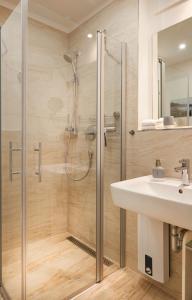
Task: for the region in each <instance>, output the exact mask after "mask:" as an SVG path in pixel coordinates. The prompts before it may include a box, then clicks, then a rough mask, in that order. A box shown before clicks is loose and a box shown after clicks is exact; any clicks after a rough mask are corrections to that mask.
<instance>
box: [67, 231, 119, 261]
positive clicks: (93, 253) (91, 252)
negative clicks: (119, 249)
mask: <svg viewBox="0 0 192 300" xmlns="http://www.w3.org/2000/svg"><path fill="white" fill-rule="evenodd" d="M67 240H68V241H70V242H71V243H73V244H74V245H76V246H77V247H79V248H80V249H82V250H83V251H85V252H86V253H88V254H89V255H91V256H92V257H95V258H96V251H95V250H93V249H91V248H90V247H89V246H87V245H85V244H84V243H82V242H81V241H79V240H78V239H76V238H75V237H73V236H68V237H67ZM103 263H104V265H106V266H108V267H110V266H112V265H113V262H112V261H111V260H109V259H108V258H106V257H104V258H103Z"/></svg>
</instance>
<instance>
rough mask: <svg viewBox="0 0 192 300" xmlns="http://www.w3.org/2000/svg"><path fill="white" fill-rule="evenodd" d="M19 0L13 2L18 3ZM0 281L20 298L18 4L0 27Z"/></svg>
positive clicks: (8, 290)
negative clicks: (0, 185)
mask: <svg viewBox="0 0 192 300" xmlns="http://www.w3.org/2000/svg"><path fill="white" fill-rule="evenodd" d="M18 2H19V1H17V3H18ZM1 60H2V65H1V88H2V91H1V95H2V98H1V142H2V152H1V162H2V167H1V184H2V194H1V210H2V211H1V212H2V215H1V220H2V282H3V286H4V288H5V289H6V292H7V294H8V295H9V297H10V298H11V299H13V300H15V299H18V300H20V299H21V266H22V263H21V217H22V215H21V134H22V126H21V125H22V122H21V121H22V118H21V103H22V102H21V88H22V81H21V5H20V3H19V4H18V6H17V7H16V8H15V9H14V10H13V11H12V12H11V11H10V16H9V18H8V19H7V21H6V22H5V23H4V25H3V26H2V29H1Z"/></svg>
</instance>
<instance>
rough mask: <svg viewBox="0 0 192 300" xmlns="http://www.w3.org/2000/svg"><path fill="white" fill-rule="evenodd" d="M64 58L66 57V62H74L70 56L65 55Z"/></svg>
mask: <svg viewBox="0 0 192 300" xmlns="http://www.w3.org/2000/svg"><path fill="white" fill-rule="evenodd" d="M63 57H64V59H65V61H66V62H68V63H70V64H72V62H73V61H72V58H71V57H70V56H69V55H67V54H64V55H63Z"/></svg>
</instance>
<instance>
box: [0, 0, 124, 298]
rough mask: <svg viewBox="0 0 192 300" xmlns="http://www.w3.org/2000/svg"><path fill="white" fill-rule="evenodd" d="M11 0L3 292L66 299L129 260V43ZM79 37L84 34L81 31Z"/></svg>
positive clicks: (4, 44)
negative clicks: (57, 25)
mask: <svg viewBox="0 0 192 300" xmlns="http://www.w3.org/2000/svg"><path fill="white" fill-rule="evenodd" d="M33 5H34V2H33V1H29V3H28V1H27V0H22V1H17V3H16V5H15V8H14V9H13V10H12V12H11V13H10V16H9V18H8V19H7V21H6V22H5V23H4V25H3V26H2V28H1V294H2V295H3V297H4V299H13V300H20V299H22V300H24V299H34V300H43V299H51V300H54V299H55V300H58V299H70V298H72V297H73V296H75V295H77V294H78V293H80V292H82V291H83V290H85V289H86V288H88V287H89V286H91V285H92V284H94V283H95V282H100V281H102V280H103V277H105V276H107V275H109V274H111V273H112V272H114V271H115V270H117V269H118V268H119V267H124V266H125V227H126V215H125V211H124V210H119V209H118V208H117V207H115V206H114V205H113V203H112V199H111V195H110V183H112V182H114V181H118V180H123V179H125V96H126V95H125V94H126V88H125V83H126V44H125V43H122V42H120V41H119V40H116V39H115V38H114V37H112V36H110V34H108V31H106V30H101V31H100V30H98V31H97V30H95V25H94V26H93V29H92V32H93V38H92V39H91V40H88V39H87V36H85V37H84V35H82V32H85V30H87V29H86V28H87V26H89V29H90V26H92V25H91V24H92V23H91V21H90V24H83V25H81V26H80V27H79V28H77V29H76V30H75V31H74V32H72V33H71V34H68V35H66V34H63V33H62V32H60V31H58V30H55V29H54V28H52V27H51V26H47V25H45V24H44V23H43V22H40V21H39V20H36V19H35V18H34V17H33V16H34V14H33V11H34V7H33ZM80 37H81V38H80Z"/></svg>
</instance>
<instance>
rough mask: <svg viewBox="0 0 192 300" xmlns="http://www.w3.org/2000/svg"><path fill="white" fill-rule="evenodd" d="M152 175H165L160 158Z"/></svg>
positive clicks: (157, 176)
mask: <svg viewBox="0 0 192 300" xmlns="http://www.w3.org/2000/svg"><path fill="white" fill-rule="evenodd" d="M152 175H153V178H163V177H165V170H164V168H163V167H162V166H161V161H160V159H157V160H156V162H155V167H154V168H153V170H152Z"/></svg>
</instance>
